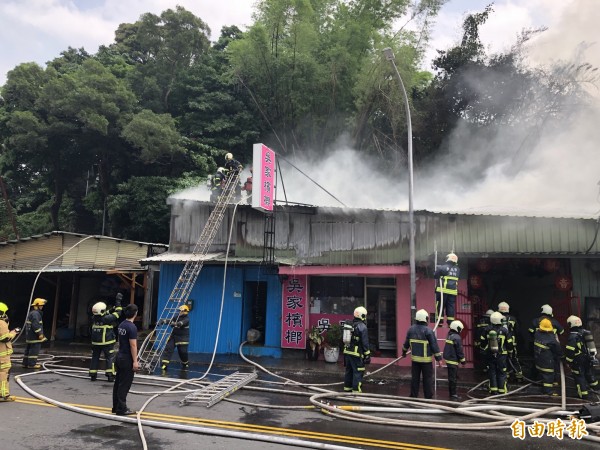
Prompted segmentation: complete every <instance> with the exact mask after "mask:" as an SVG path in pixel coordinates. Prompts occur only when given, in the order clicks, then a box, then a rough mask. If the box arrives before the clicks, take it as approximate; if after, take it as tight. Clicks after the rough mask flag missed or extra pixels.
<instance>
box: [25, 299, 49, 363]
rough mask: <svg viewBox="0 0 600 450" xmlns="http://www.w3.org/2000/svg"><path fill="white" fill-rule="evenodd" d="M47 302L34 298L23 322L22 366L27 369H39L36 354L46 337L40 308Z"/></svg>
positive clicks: (38, 352)
mask: <svg viewBox="0 0 600 450" xmlns="http://www.w3.org/2000/svg"><path fill="white" fill-rule="evenodd" d="M46 303H47V300H46V299H43V298H36V299H35V300H34V301H33V303H32V304H31V307H32V310H31V311H29V314H28V315H27V321H26V322H25V342H27V347H25V353H24V354H23V367H25V368H27V369H39V368H40V367H42V366H41V365H40V364H38V355H39V354H40V350H41V348H42V342H46V341H47V340H48V338H46V336H44V321H43V320H42V310H43V309H44V305H45V304H46Z"/></svg>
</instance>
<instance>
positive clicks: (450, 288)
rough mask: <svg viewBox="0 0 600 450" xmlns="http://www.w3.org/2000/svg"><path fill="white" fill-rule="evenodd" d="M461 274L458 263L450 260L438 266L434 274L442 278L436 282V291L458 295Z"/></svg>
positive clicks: (436, 277) (437, 277)
mask: <svg viewBox="0 0 600 450" xmlns="http://www.w3.org/2000/svg"><path fill="white" fill-rule="evenodd" d="M459 276H460V269H459V267H458V264H455V263H453V262H451V261H449V262H447V263H446V264H442V265H440V266H438V267H437V268H436V269H435V273H434V274H433V277H434V278H435V279H436V280H440V281H438V282H437V283H436V288H435V291H436V292H442V293H444V294H451V295H458V277H459Z"/></svg>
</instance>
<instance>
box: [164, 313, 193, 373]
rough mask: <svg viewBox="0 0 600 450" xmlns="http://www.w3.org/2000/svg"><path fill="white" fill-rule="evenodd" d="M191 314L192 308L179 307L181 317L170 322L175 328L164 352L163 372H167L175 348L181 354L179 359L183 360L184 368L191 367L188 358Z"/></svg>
mask: <svg viewBox="0 0 600 450" xmlns="http://www.w3.org/2000/svg"><path fill="white" fill-rule="evenodd" d="M189 312H190V308H189V307H188V306H187V305H181V306H180V307H179V315H178V316H177V317H174V318H173V319H172V320H171V321H169V325H170V326H171V327H173V331H172V332H171V336H169V340H168V341H167V345H166V346H165V351H164V352H163V357H162V365H161V369H162V370H167V367H168V366H169V362H170V361H171V356H172V355H173V351H174V350H175V347H177V352H178V353H179V359H180V360H181V365H182V366H183V368H184V369H187V368H188V367H189V365H190V361H189V358H188V345H189V344H190V317H189V315H188V313H189Z"/></svg>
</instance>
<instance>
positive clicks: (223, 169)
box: [217, 167, 225, 173]
mask: <svg viewBox="0 0 600 450" xmlns="http://www.w3.org/2000/svg"><path fill="white" fill-rule="evenodd" d="M217 173H225V167H219V168H218V169H217Z"/></svg>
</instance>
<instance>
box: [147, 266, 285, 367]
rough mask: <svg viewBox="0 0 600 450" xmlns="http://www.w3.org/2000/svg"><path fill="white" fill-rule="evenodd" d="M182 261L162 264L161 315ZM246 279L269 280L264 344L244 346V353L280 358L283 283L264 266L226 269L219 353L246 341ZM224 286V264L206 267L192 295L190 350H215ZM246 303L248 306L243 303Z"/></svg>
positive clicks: (160, 287) (159, 306)
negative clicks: (223, 288)
mask: <svg viewBox="0 0 600 450" xmlns="http://www.w3.org/2000/svg"><path fill="white" fill-rule="evenodd" d="M182 270H183V264H162V265H161V266H160V284H159V290H158V316H159V317H160V314H161V312H162V310H163V309H164V307H165V303H166V302H167V300H168V299H169V296H170V295H171V291H172V290H173V286H175V283H176V281H177V279H178V278H179V275H180V273H181V271H182ZM247 281H264V282H266V283H267V317H266V332H265V343H264V346H248V345H246V346H245V347H244V349H245V351H244V354H248V355H251V356H273V357H277V358H278V357H281V353H282V352H281V283H280V282H279V278H278V276H277V275H276V274H267V271H266V269H265V268H264V267H260V266H243V267H239V266H238V267H232V266H229V267H228V268H227V279H226V281H225V303H224V305H223V318H222V320H221V330H220V334H219V344H218V346H217V353H220V354H226V353H236V354H237V353H238V351H239V346H240V344H241V343H242V342H243V341H245V340H246V332H247V331H248V330H247V328H248V319H246V320H244V319H243V318H244V317H246V318H247V317H248V308H249V305H248V304H247V303H248V302H247V301H246V299H247V298H248V296H247V295H246V293H245V292H244V286H245V283H246V282H247ZM222 287H223V266H204V267H203V268H202V271H201V272H200V276H199V277H198V280H197V281H196V284H195V285H194V288H193V289H192V293H191V295H190V298H191V299H194V306H193V309H192V311H191V312H190V322H191V326H190V347H189V351H190V352H191V353H212V352H213V349H214V345H215V339H216V336H217V328H218V323H219V313H220V308H221V296H222ZM244 303H246V305H244Z"/></svg>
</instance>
